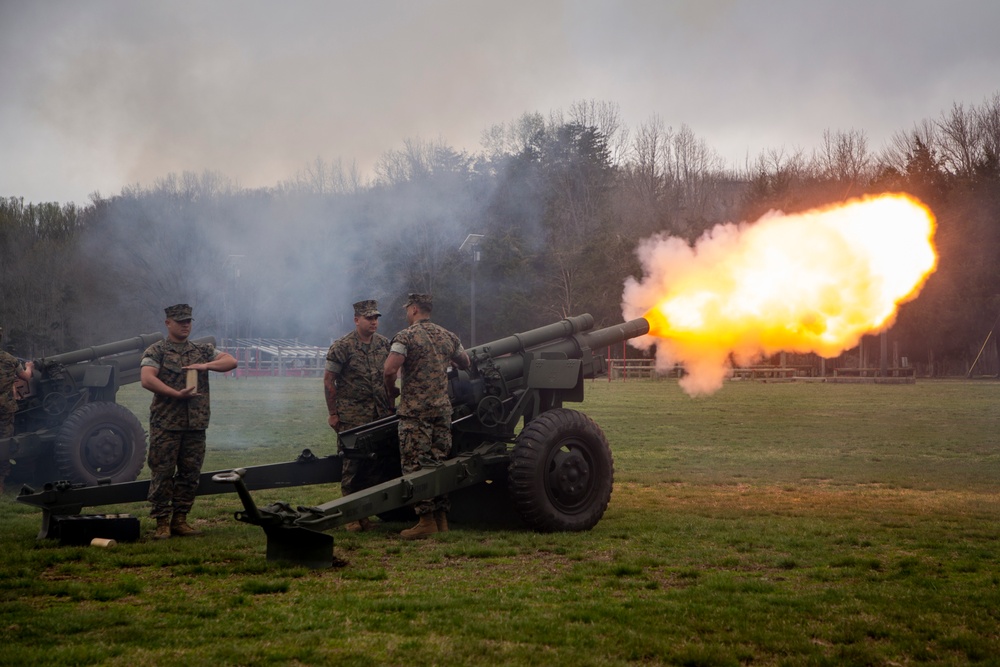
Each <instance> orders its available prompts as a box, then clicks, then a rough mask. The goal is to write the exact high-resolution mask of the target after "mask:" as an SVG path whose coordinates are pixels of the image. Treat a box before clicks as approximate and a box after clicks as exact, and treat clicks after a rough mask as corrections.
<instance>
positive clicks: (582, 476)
mask: <svg viewBox="0 0 1000 667" xmlns="http://www.w3.org/2000/svg"><path fill="white" fill-rule="evenodd" d="M549 488H550V489H551V490H552V492H553V494H554V495H555V497H556V498H557V499H558V500H559V502H560V503H561V504H563V505H575V504H576V503H579V502H580V501H581V500H582V499H584V498H585V497H586V496H587V492H588V490H589V488H590V465H588V463H587V459H585V458H584V457H583V456H582V455H581V454H580V453H579V452H575V451H569V452H560V453H559V455H558V456H556V458H555V460H554V461H553V466H552V469H551V471H550V472H549Z"/></svg>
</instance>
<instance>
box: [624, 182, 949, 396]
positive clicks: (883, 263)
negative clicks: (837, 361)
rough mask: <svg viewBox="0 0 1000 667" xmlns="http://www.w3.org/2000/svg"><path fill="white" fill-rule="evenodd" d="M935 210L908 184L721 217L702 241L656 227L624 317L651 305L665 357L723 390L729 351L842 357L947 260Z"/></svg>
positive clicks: (746, 358)
mask: <svg viewBox="0 0 1000 667" xmlns="http://www.w3.org/2000/svg"><path fill="white" fill-rule="evenodd" d="M934 229H935V221H934V216H933V214H932V213H931V212H930V211H929V210H928V209H927V207H926V206H924V205H923V204H922V203H920V202H919V201H917V200H916V199H914V198H912V197H910V196H908V195H902V194H885V195H880V196H877V197H866V198H864V199H857V200H852V201H849V202H847V203H844V204H840V205H836V206H829V207H826V208H822V209H816V210H812V211H807V212H804V213H798V214H795V215H783V214H781V213H769V214H768V215H765V216H764V217H762V218H761V219H760V220H758V221H757V222H756V223H754V224H752V225H734V224H726V225H719V226H717V227H715V228H714V229H712V230H711V231H709V232H707V233H706V234H705V235H704V236H703V237H702V238H701V239H699V240H698V241H697V243H696V244H695V245H694V246H693V247H692V246H690V245H688V244H687V243H686V242H685V241H683V240H682V239H678V238H675V237H667V236H655V237H653V238H650V239H647V240H646V241H644V242H643V243H642V244H641V245H640V247H639V249H638V251H637V252H638V255H639V258H640V260H641V262H642V265H643V270H644V274H645V277H644V278H643V279H642V280H636V279H634V278H629V279H628V280H627V281H626V283H625V292H624V294H623V297H622V299H623V304H622V309H623V312H624V315H625V318H626V320H628V319H633V318H635V317H639V316H645V317H646V319H647V320H649V324H650V333H649V335H648V336H644V337H642V338H640V339H636V340H635V341H633V344H635V345H636V346H637V347H640V348H648V347H650V346H652V345H653V344H656V346H657V360H658V365H660V366H661V367H668V366H670V365H672V364H674V363H677V362H681V363H683V364H684V365H685V369H686V370H687V373H688V374H687V376H686V377H685V378H684V380H683V381H682V385H683V386H684V388H685V390H687V391H688V392H689V393H691V394H702V393H708V392H711V391H715V390H716V389H718V388H719V387H720V386H721V385H722V381H723V379H724V378H725V377H726V375H727V374H728V372H729V359H730V356H732V357H733V358H735V359H736V361H737V363H739V364H748V363H752V362H753V361H754V360H755V359H759V358H760V357H762V356H765V355H770V354H774V353H776V352H780V351H783V350H784V351H788V352H816V353H818V354H820V355H821V356H824V357H833V356H836V355H838V354H840V353H841V352H843V351H844V350H846V349H849V348H851V347H853V346H855V345H857V344H858V341H859V340H860V339H861V336H863V335H864V334H867V333H873V332H877V331H880V330H882V329H885V328H887V327H889V326H891V325H892V323H893V322H894V321H895V316H896V312H897V308H898V306H899V304H901V303H903V302H905V301H908V300H910V299H912V298H914V297H915V296H916V295H917V294H918V293H919V291H920V289H921V287H923V285H924V283H925V281H926V280H927V277H928V276H929V275H930V274H931V273H932V272H933V271H934V269H935V267H936V266H937V254H936V252H935V250H934V241H933V240H934Z"/></svg>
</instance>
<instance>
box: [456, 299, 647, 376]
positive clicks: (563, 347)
mask: <svg viewBox="0 0 1000 667" xmlns="http://www.w3.org/2000/svg"><path fill="white" fill-rule="evenodd" d="M593 321H594V319H593V318H592V317H591V316H590V315H589V314H584V315H580V316H578V317H576V318H569V319H566V320H562V321H561V322H559V323H557V324H555V325H549V326H547V327H542V328H540V329H534V330H532V331H529V332H527V333H525V334H517V335H515V336H511V337H509V338H505V339H503V340H501V341H498V343H504V345H498V343H488V344H486V345H483V346H481V347H480V348H474V349H473V350H471V351H470V356H472V354H471V352H476V353H477V354H481V352H480V350H485V352H486V353H487V354H490V355H493V358H492V359H491V363H492V364H493V365H494V366H495V367H496V368H497V370H498V371H499V372H500V374H501V375H502V376H503V378H504V380H505V381H508V382H509V381H512V380H516V379H518V378H520V377H521V376H522V375H523V373H524V370H525V367H524V357H523V354H521V352H530V353H532V354H539V353H546V354H554V355H559V354H562V355H565V357H566V358H567V359H584V358H585V357H586V358H588V359H589V358H590V357H589V354H588V352H589V351H591V350H600V349H603V348H605V347H608V346H610V345H616V344H618V343H621V342H623V341H626V340H629V339H631V338H636V337H638V336H642V335H645V334H647V333H649V322H647V321H646V319H645V318H643V317H640V318H637V319H634V320H630V321H628V322H623V323H621V324H615V325H612V326H610V327H606V328H604V329H597V330H594V331H587V330H584V329H589V328H590V327H589V326H585V327H584V326H581V325H586V324H588V323H589V325H590V326H593ZM541 332H545V334H547V335H546V337H545V338H542V334H541ZM535 334H538V335H535ZM514 339H517V340H519V341H523V342H525V343H530V344H527V345H525V347H524V348H519V349H516V350H515V349H510V348H511V345H510V343H508V341H511V340H514ZM497 349H500V350H503V351H504V354H505V355H506V356H501V357H497V352H496V350H497ZM597 361H600V360H597ZM595 363H596V362H595ZM595 368H596V369H595ZM601 372H603V366H596V367H595V365H594V364H592V363H587V364H585V365H584V375H585V376H587V377H590V376H592V375H594V374H599V373H601Z"/></svg>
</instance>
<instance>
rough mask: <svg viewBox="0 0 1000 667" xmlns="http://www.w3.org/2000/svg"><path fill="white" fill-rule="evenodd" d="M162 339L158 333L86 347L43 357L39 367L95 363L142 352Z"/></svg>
mask: <svg viewBox="0 0 1000 667" xmlns="http://www.w3.org/2000/svg"><path fill="white" fill-rule="evenodd" d="M161 338H163V335H162V334H158V333H151V334H143V335H141V336H135V337H134V338H127V339H125V340H119V341H116V342H114V343H106V344H104V345H95V346H93V347H85V348H82V349H79V350H73V351H72V352H63V353H62V354H54V355H52V356H51V357H42V358H41V359H39V360H38V362H39V365H41V366H43V367H44V366H49V365H51V364H62V365H63V366H69V365H72V364H79V363H85V362H88V361H94V360H96V359H100V358H102V357H109V356H111V355H114V354H122V353H123V352H142V351H144V350H145V349H146V348H147V347H149V346H150V345H152V344H153V343H155V342H156V341H158V340H160V339H161Z"/></svg>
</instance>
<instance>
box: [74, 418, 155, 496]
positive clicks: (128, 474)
mask: <svg viewBox="0 0 1000 667" xmlns="http://www.w3.org/2000/svg"><path fill="white" fill-rule="evenodd" d="M55 459H56V469H57V470H58V474H59V476H60V479H68V480H69V481H71V482H75V483H83V484H96V483H97V481H98V480H100V479H110V480H111V481H112V482H131V481H132V480H134V479H135V478H136V477H138V476H139V471H140V470H142V464H143V462H144V461H145V459H146V432H145V431H144V430H143V428H142V424H141V423H139V420H138V418H136V416H135V415H134V414H132V413H131V412H129V410H128V409H127V408H125V407H123V406H121V405H118V404H117V403H109V402H97V403H87V404H86V405H83V406H81V407H79V408H77V409H76V410H74V411H73V413H72V414H71V415H70V416H69V417H68V418H67V419H66V421H65V422H63V425H62V428H60V429H59V437H58V439H57V440H56V443H55Z"/></svg>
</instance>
